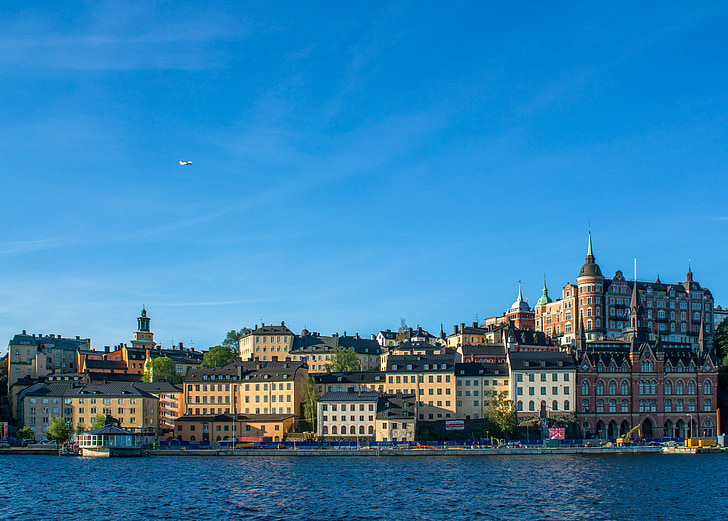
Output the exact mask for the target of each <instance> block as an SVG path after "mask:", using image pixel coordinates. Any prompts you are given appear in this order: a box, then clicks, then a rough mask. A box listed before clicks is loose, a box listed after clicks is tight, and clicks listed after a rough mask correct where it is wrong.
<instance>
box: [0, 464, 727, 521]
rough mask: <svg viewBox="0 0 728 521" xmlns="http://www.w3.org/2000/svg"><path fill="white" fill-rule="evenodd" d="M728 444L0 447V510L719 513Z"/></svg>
mask: <svg viewBox="0 0 728 521" xmlns="http://www.w3.org/2000/svg"><path fill="white" fill-rule="evenodd" d="M726 475H728V455H720V454H719V455H699V456H663V455H658V454H647V455H601V456H597V455H588V456H584V455H563V456H481V457H474V456H469V457H467V456H453V457H429V458H428V457H427V456H422V457H378V458H377V457H366V458H354V457H349V458H346V457H326V458H324V457H321V458H297V457H271V458H268V457H265V458H264V457H256V458H243V457H218V458H214V457H208V458H205V457H150V458H131V459H94V458H89V459H85V458H61V457H58V456H0V519H3V520H4V519H7V520H36V519H49V520H58V519H64V520H65V519H80V520H85V519H88V520H94V521H102V520H106V519H109V520H122V519H123V520H125V521H130V520H136V519H152V520H162V519H201V520H218V519H245V520H279V519H280V520H283V519H286V520H289V519H293V520H298V519H301V520H303V519H306V520H309V519H313V520H375V519H387V520H390V519H396V520H399V519H417V520H441V519H448V520H460V519H463V520H464V519H468V520H470V519H493V520H506V519H507V520H514V519H516V520H520V519H524V520H525V519H528V520H532V519H557V520H561V519H604V520H638V519H639V520H647V519H649V520H661V519H680V520H686V519H688V520H694V519H699V520H709V519H710V520H712V519H725V517H726V515H727V514H728V492H727V491H726V489H725V487H724V486H723V481H724V479H725V476H726Z"/></svg>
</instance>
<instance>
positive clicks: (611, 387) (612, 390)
mask: <svg viewBox="0 0 728 521" xmlns="http://www.w3.org/2000/svg"><path fill="white" fill-rule="evenodd" d="M609 394H610V395H611V396H614V395H615V394H617V384H616V383H614V382H609Z"/></svg>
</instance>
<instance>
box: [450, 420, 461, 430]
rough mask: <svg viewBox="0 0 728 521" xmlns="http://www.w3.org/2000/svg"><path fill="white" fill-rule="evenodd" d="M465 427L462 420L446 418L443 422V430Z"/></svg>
mask: <svg viewBox="0 0 728 521" xmlns="http://www.w3.org/2000/svg"><path fill="white" fill-rule="evenodd" d="M463 429H465V422H464V421H462V420H448V421H446V422H445V430H448V431H461V430H463Z"/></svg>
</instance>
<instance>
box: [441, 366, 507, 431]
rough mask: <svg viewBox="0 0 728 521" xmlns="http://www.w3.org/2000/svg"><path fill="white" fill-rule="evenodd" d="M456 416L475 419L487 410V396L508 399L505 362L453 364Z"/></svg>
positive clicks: (484, 415) (482, 415) (485, 413)
mask: <svg viewBox="0 0 728 521" xmlns="http://www.w3.org/2000/svg"><path fill="white" fill-rule="evenodd" d="M455 380H456V388H457V391H456V396H457V401H456V405H457V416H456V417H457V418H458V419H461V420H471V419H472V420H478V419H482V418H485V417H486V415H487V413H488V406H489V399H490V398H492V397H493V396H495V395H505V396H506V397H508V398H509V399H510V376H509V370H508V364H505V363H494V364H491V363H478V362H474V363H462V364H455Z"/></svg>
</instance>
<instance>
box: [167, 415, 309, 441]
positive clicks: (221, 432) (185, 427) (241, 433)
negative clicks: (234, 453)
mask: <svg viewBox="0 0 728 521" xmlns="http://www.w3.org/2000/svg"><path fill="white" fill-rule="evenodd" d="M294 421H295V419H294V417H293V415H292V414H269V415H243V414H236V415H230V414H214V415H213V414H209V415H194V414H189V415H185V416H181V417H179V418H177V420H176V422H175V438H176V439H178V440H180V441H191V442H195V441H204V442H215V443H219V442H239V443H245V442H250V441H273V442H276V441H283V440H284V439H285V436H286V433H287V432H288V431H289V430H290V428H291V426H292V425H293V423H294Z"/></svg>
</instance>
